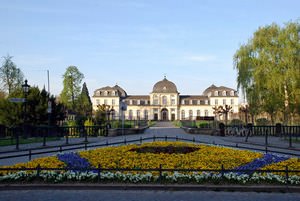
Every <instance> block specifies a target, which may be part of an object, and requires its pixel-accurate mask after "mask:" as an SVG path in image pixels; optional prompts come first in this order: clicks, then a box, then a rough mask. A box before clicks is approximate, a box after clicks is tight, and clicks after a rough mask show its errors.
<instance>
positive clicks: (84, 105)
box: [78, 82, 93, 118]
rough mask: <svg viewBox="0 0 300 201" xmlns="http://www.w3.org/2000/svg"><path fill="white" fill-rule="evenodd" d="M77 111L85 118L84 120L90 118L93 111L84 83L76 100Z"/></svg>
mask: <svg viewBox="0 0 300 201" xmlns="http://www.w3.org/2000/svg"><path fill="white" fill-rule="evenodd" d="M78 109H79V111H78V112H79V113H80V114H81V115H83V116H85V117H86V118H88V117H90V116H92V110H93V106H92V101H91V98H90V95H89V91H88V88H87V86H86V83H85V82H84V83H83V85H82V90H81V94H80V97H79V99H78Z"/></svg>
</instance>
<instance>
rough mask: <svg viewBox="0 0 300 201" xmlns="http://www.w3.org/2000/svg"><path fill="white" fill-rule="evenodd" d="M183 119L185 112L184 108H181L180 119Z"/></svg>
mask: <svg viewBox="0 0 300 201" xmlns="http://www.w3.org/2000/svg"><path fill="white" fill-rule="evenodd" d="M184 119H185V112H184V110H181V120H184Z"/></svg>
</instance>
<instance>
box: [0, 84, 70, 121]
mask: <svg viewBox="0 0 300 201" xmlns="http://www.w3.org/2000/svg"><path fill="white" fill-rule="evenodd" d="M11 97H14V98H15V97H16V98H24V94H23V91H22V89H20V88H19V89H17V90H15V91H13V92H12V93H11V94H10V95H9V96H8V98H7V99H0V110H1V111H2V112H1V113H0V124H3V125H6V126H18V125H21V124H23V123H24V115H26V123H27V124H31V125H41V124H44V125H45V124H48V114H47V107H48V97H49V94H48V93H47V92H46V90H45V89H43V90H42V91H40V90H39V89H38V88H37V87H31V88H30V90H29V93H28V96H27V100H26V101H27V103H26V104H27V109H26V114H24V108H23V104H22V103H11V102H10V101H9V98H11ZM49 100H50V101H51V103H52V113H51V119H50V121H51V125H55V124H56V123H57V121H61V120H64V116H65V115H64V110H63V105H62V104H60V103H56V101H55V97H54V96H50V98H49Z"/></svg>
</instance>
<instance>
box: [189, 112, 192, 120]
mask: <svg viewBox="0 0 300 201" xmlns="http://www.w3.org/2000/svg"><path fill="white" fill-rule="evenodd" d="M192 119H193V110H189V120H192Z"/></svg>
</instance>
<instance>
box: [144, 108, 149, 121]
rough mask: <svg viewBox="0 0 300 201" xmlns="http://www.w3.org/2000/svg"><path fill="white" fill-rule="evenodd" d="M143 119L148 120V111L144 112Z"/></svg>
mask: <svg viewBox="0 0 300 201" xmlns="http://www.w3.org/2000/svg"><path fill="white" fill-rule="evenodd" d="M144 118H145V120H148V110H144Z"/></svg>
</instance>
